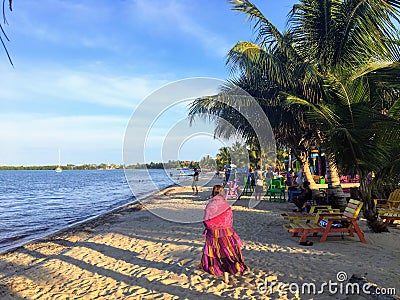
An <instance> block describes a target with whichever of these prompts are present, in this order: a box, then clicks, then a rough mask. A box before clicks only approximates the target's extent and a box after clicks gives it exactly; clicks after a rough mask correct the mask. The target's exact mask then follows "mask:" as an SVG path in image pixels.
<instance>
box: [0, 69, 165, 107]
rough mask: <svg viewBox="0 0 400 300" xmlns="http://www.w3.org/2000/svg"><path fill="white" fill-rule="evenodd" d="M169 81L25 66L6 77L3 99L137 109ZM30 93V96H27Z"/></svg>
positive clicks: (0, 92)
mask: <svg viewBox="0 0 400 300" xmlns="http://www.w3.org/2000/svg"><path fill="white" fill-rule="evenodd" d="M166 82H167V81H166V80H164V79H158V78H150V77H146V76H136V77H135V76H132V77H129V76H127V75H125V76H122V75H116V74H110V73H100V72H99V71H96V70H93V71H90V70H87V71H78V70H73V69H65V68H61V67H57V66H43V68H41V69H37V68H35V69H29V68H25V67H24V66H22V68H18V69H17V70H15V71H11V72H9V73H8V74H7V76H4V75H3V76H2V84H3V85H4V86H5V87H7V88H4V89H1V90H0V98H1V99H3V100H7V101H13V102H14V103H15V102H30V103H36V104H40V103H46V101H53V102H54V101H66V102H70V103H71V104H73V103H92V104H96V105H100V106H106V107H119V108H128V109H133V108H134V107H135V106H136V105H137V104H138V103H139V102H140V101H141V100H142V99H143V98H144V97H146V96H147V95H148V94H150V93H151V92H152V91H154V90H155V89H157V88H159V87H160V86H162V85H163V84H165V83H166ZM27 95H29V99H27Z"/></svg>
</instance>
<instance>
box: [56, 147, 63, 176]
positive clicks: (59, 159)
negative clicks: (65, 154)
mask: <svg viewBox="0 0 400 300" xmlns="http://www.w3.org/2000/svg"><path fill="white" fill-rule="evenodd" d="M61 172H62V168H61V151H60V149H58V167H57V168H56V173H61Z"/></svg>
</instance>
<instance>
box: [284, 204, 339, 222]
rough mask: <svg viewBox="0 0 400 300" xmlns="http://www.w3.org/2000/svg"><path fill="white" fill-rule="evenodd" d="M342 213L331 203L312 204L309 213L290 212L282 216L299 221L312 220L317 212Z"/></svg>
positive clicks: (292, 220) (291, 220) (290, 220)
mask: <svg viewBox="0 0 400 300" xmlns="http://www.w3.org/2000/svg"><path fill="white" fill-rule="evenodd" d="M323 212H325V213H340V210H339V209H334V208H332V206H330V205H311V208H310V211H309V213H304V212H288V213H283V214H281V217H282V218H283V219H285V220H288V221H289V222H290V223H299V222H301V221H307V222H310V221H312V220H314V219H315V216H316V215H317V213H323Z"/></svg>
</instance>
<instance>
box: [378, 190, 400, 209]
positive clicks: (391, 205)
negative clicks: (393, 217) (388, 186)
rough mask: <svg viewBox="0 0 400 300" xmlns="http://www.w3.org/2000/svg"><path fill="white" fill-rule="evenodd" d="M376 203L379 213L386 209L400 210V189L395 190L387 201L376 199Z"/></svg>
mask: <svg viewBox="0 0 400 300" xmlns="http://www.w3.org/2000/svg"><path fill="white" fill-rule="evenodd" d="M374 201H375V205H376V208H377V209H378V211H379V210H385V209H400V189H395V190H394V191H393V192H391V193H390V195H389V198H388V199H387V200H386V199H374Z"/></svg>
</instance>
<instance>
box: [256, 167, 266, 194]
mask: <svg viewBox="0 0 400 300" xmlns="http://www.w3.org/2000/svg"><path fill="white" fill-rule="evenodd" d="M254 179H255V182H256V186H255V187H254V196H255V198H256V201H261V194H262V191H263V189H264V176H263V173H262V171H261V168H260V166H258V167H257V168H256V170H255V171H254Z"/></svg>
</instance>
